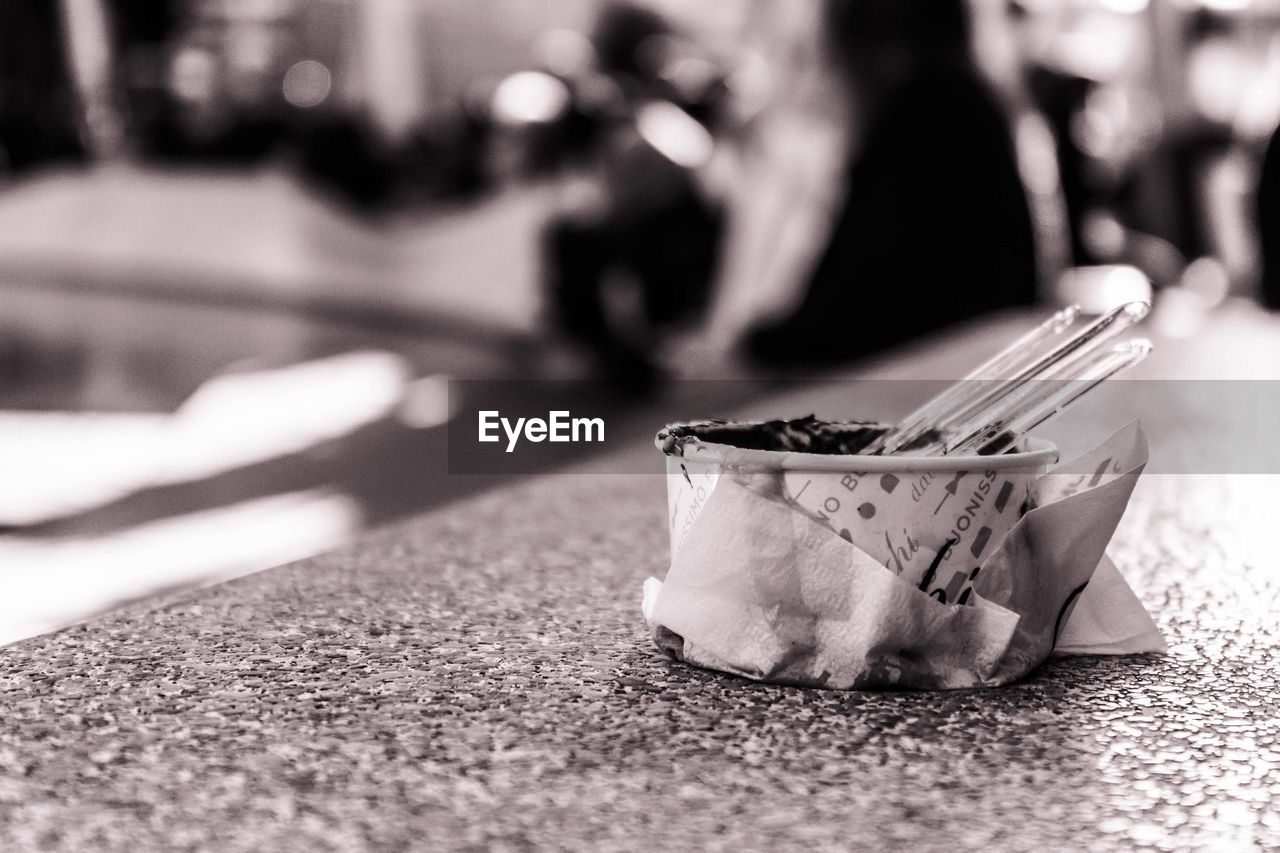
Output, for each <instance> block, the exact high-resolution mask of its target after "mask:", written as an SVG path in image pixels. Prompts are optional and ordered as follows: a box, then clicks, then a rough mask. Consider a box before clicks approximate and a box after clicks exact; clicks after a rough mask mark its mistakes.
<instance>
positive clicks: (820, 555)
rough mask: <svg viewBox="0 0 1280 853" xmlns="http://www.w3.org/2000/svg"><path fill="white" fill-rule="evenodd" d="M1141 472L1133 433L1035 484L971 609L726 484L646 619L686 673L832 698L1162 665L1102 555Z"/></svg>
mask: <svg viewBox="0 0 1280 853" xmlns="http://www.w3.org/2000/svg"><path fill="white" fill-rule="evenodd" d="M1146 461H1147V444H1146V438H1145V436H1144V435H1143V433H1142V430H1141V428H1140V427H1139V426H1138V424H1137V423H1136V422H1134V423H1132V424H1130V425H1128V426H1127V427H1125V428H1124V429H1122V430H1120V431H1119V432H1117V433H1116V434H1115V435H1113V436H1112V437H1111V438H1109V439H1108V440H1107V441H1105V442H1103V443H1102V444H1101V445H1099V446H1098V447H1097V448H1095V449H1094V450H1092V451H1090V452H1088V453H1086V454H1084V455H1082V456H1081V457H1078V458H1076V459H1073V460H1071V461H1070V462H1066V463H1062V464H1059V465H1057V466H1055V467H1054V468H1052V469H1050V470H1049V471H1048V472H1047V473H1046V474H1044V475H1043V476H1041V477H1040V478H1038V479H1037V480H1036V482H1035V484H1034V486H1033V489H1032V491H1033V496H1034V502H1035V508H1033V509H1031V510H1029V511H1028V512H1027V513H1026V515H1025V516H1023V518H1022V519H1021V520H1020V521H1019V522H1018V523H1017V524H1016V525H1015V526H1014V527H1013V528H1012V529H1011V530H1010V531H1009V533H1008V534H1007V535H1006V536H1005V538H1004V539H1003V540H1002V541H1001V542H1000V544H999V545H998V546H997V547H996V548H995V549H994V550H993V551H991V552H990V556H989V557H988V559H987V560H986V562H984V563H983V565H982V570H981V572H980V574H979V576H978V577H977V578H976V579H975V581H974V593H975V595H974V597H973V598H972V599H971V600H970V602H969V603H968V604H964V605H956V604H942V603H940V602H939V601H938V600H937V599H935V598H933V597H931V596H930V595H927V594H926V593H924V592H922V591H920V590H919V589H917V588H916V586H914V585H912V584H911V583H908V582H907V581H905V580H903V579H902V578H900V577H898V575H897V574H895V573H894V572H893V571H892V570H890V569H888V568H886V567H885V566H884V565H881V564H880V563H878V562H876V561H875V560H874V559H873V558H872V557H870V556H869V555H867V554H866V552H864V551H862V550H861V549H859V548H858V547H857V546H855V545H853V544H851V543H850V542H848V541H846V540H845V539H844V538H842V537H841V536H839V535H837V534H836V533H835V532H833V531H832V530H831V529H830V528H829V527H826V526H824V525H822V524H820V523H818V522H816V521H814V520H812V519H811V518H810V517H808V516H806V515H805V514H803V513H801V512H798V511H797V510H796V509H794V508H793V507H791V506H789V505H788V504H787V503H786V502H784V501H782V500H778V499H776V498H771V497H769V496H767V495H764V494H761V493H760V492H759V491H758V490H753V489H751V488H748V487H747V486H746V485H744V482H743V481H742V480H740V479H738V478H736V477H734V476H733V475H732V474H726V475H725V476H723V477H721V481H720V482H719V483H718V484H717V485H716V487H715V489H714V490H713V491H712V492H711V494H710V496H709V497H708V498H707V503H706V506H705V507H704V508H703V509H702V512H701V514H700V515H699V516H698V518H697V520H696V521H695V522H694V524H693V526H692V528H691V529H690V530H689V532H688V535H687V536H686V538H685V539H684V541H683V542H682V544H681V546H680V548H679V549H678V551H677V553H676V554H675V556H674V559H673V562H672V564H671V568H670V570H669V571H668V573H667V577H666V580H665V582H664V581H658V580H657V579H655V578H650V579H649V580H648V581H646V583H645V589H644V603H643V611H644V616H645V620H646V621H647V622H648V624H649V626H650V629H651V630H652V632H653V636H654V639H655V642H657V644H658V645H659V647H661V648H662V649H663V650H665V651H666V652H667V653H668V654H671V655H672V656H673V657H676V658H678V659H681V660H684V661H687V662H689V663H691V664H694V665H697V666H702V667H706V668H710V669H717V670H721V671H724V672H731V673H735V674H738V675H743V676H746V677H748V678H753V679H758V680H762V681H772V682H779V683H788V684H800V685H809V686H819V687H832V688H875V687H899V688H924V689H930V688H962V687H976V686H996V685H1000V684H1007V683H1009V682H1011V681H1015V680H1017V679H1018V678H1021V677H1022V676H1024V675H1026V674H1027V673H1028V672H1030V671H1031V670H1032V669H1033V668H1035V667H1036V666H1037V665H1039V664H1040V663H1041V662H1042V661H1043V660H1044V659H1045V658H1047V657H1048V656H1049V655H1050V654H1051V653H1055V652H1056V653H1059V654H1131V653H1139V652H1164V651H1166V648H1165V644H1164V641H1163V639H1162V638H1161V637H1160V632H1159V630H1158V629H1157V628H1156V626H1155V624H1154V623H1153V622H1152V620H1151V617H1150V616H1149V615H1148V614H1147V612H1146V610H1145V609H1144V608H1143V606H1142V604H1141V602H1139V601H1138V599H1137V597H1136V596H1135V595H1134V593H1133V591H1132V590H1130V589H1129V587H1128V585H1127V584H1126V583H1125V582H1124V579H1123V577H1121V575H1120V574H1119V572H1118V571H1117V569H1116V567H1115V565H1114V564H1113V563H1112V562H1111V561H1110V560H1109V559H1107V558H1106V555H1105V550H1106V546H1107V543H1108V542H1109V541H1110V539H1111V535H1112V533H1113V532H1114V531H1115V527H1116V525H1117V524H1118V523H1119V521H1120V517H1121V516H1122V515H1123V514H1124V509H1125V506H1126V505H1127V504H1128V501H1129V496H1130V494H1131V493H1132V491H1133V487H1134V484H1135V483H1136V482H1137V479H1138V477H1139V475H1140V474H1141V472H1142V468H1143V466H1144V465H1145V464H1146Z"/></svg>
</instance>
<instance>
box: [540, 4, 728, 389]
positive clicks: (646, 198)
mask: <svg viewBox="0 0 1280 853" xmlns="http://www.w3.org/2000/svg"><path fill="white" fill-rule="evenodd" d="M670 36H671V33H670V29H669V27H668V26H667V25H666V23H665V22H664V21H663V20H662V19H661V18H660V17H658V16H657V15H656V14H655V13H653V12H651V11H649V10H646V9H642V8H640V7H637V6H633V5H630V4H613V5H610V6H608V7H606V8H605V10H604V12H603V14H602V16H601V18H600V21H599V22H598V24H597V27H596V30H595V32H594V34H593V37H592V42H593V45H594V48H595V53H596V68H595V73H596V74H597V75H599V79H597V81H596V83H595V85H593V86H592V87H591V88H593V89H594V90H596V91H597V92H598V91H600V90H601V89H605V90H607V91H608V92H610V93H611V96H610V97H608V98H604V99H600V98H599V96H598V95H597V96H596V98H597V103H595V104H590V105H585V106H586V109H585V113H584V112H583V110H584V105H583V104H576V105H575V110H576V111H577V112H578V113H579V117H580V122H579V123H581V121H582V120H586V121H588V122H589V123H590V124H592V125H593V128H592V129H590V130H589V131H586V132H584V131H583V129H581V128H580V129H579V131H578V135H579V136H581V137H582V138H583V139H587V140H590V143H589V144H590V148H591V150H590V152H589V155H588V157H587V159H588V161H589V162H590V163H591V166H590V167H589V171H590V172H591V173H592V174H593V178H594V180H593V181H592V183H593V185H594V187H595V194H594V197H593V198H591V199H590V201H588V202H587V203H578V204H576V205H570V206H567V209H566V210H565V211H564V212H563V213H562V215H560V216H559V217H558V218H557V219H555V220H554V221H553V222H552V223H551V224H550V226H549V228H548V231H547V234H546V246H545V258H544V261H545V264H546V269H545V276H546V287H547V291H548V297H549V300H550V303H551V307H552V309H553V312H554V314H555V317H556V319H557V321H558V323H559V326H560V329H561V330H562V331H563V332H564V333H565V334H566V335H568V336H569V337H570V338H571V339H573V340H574V341H576V342H577V343H578V344H581V345H583V346H585V347H586V348H587V349H588V350H589V352H590V353H591V354H592V356H593V357H594V358H595V360H596V361H597V365H598V367H599V368H600V369H601V370H602V371H603V372H604V373H605V374H606V375H608V376H609V377H610V378H612V379H614V380H616V381H618V382H620V383H622V384H625V385H626V386H628V387H630V388H632V389H633V390H641V389H644V388H646V387H647V386H648V385H649V384H650V383H651V382H652V381H653V380H654V379H655V378H656V374H657V371H656V368H655V367H654V364H653V361H652V354H653V352H654V350H655V349H656V348H657V346H658V343H659V341H660V340H661V338H662V337H663V336H664V335H665V334H666V333H667V332H668V331H670V330H672V329H674V328H675V327H677V326H678V325H680V324H681V323H684V322H689V321H692V320H694V319H696V318H697V317H698V315H699V314H700V313H701V312H702V310H703V309H704V308H705V307H706V304H707V301H708V295H709V292H710V286H711V282H712V278H713V275H714V272H715V266H716V261H717V257H718V252H719V245H720V242H721V239H720V237H721V233H722V227H721V225H722V214H721V209H720V205H719V204H718V203H716V202H714V201H712V200H709V199H708V198H706V196H705V194H704V192H703V190H702V188H701V186H700V184H699V182H698V178H697V175H696V169H697V167H698V165H699V164H700V161H704V160H705V158H706V157H707V156H709V150H710V147H711V145H712V142H711V136H710V133H709V131H708V129H707V127H706V124H705V121H706V116H707V115H708V112H709V110H708V108H707V105H706V104H690V103H687V102H686V101H685V100H684V99H683V98H682V97H681V94H680V92H679V91H678V90H677V89H676V88H674V87H671V86H669V85H668V84H667V82H666V81H665V80H664V79H663V78H662V74H661V70H662V69H661V67H660V66H661V60H660V53H661V51H660V50H659V49H657V48H659V47H660V44H661V42H662V40H664V39H666V38H668V37H670ZM602 83H603V84H604V85H603V86H602V85H601V84H602ZM694 114H697V115H698V116H699V118H695V117H694ZM699 119H702V120H701V121H700V120H699ZM615 285H616V286H615ZM628 290H629V292H630V298H626V297H625V294H626V292H627V291H628ZM619 294H623V298H617V297H618V296H619ZM611 297H614V298H611Z"/></svg>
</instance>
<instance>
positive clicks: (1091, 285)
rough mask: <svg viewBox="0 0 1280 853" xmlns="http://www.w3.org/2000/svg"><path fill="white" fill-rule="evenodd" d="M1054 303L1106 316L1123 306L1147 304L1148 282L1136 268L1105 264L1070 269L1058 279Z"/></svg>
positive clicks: (1148, 295)
mask: <svg viewBox="0 0 1280 853" xmlns="http://www.w3.org/2000/svg"><path fill="white" fill-rule="evenodd" d="M1056 295H1057V299H1058V301H1059V302H1062V303H1064V304H1072V303H1074V304H1078V305H1079V306H1080V307H1081V309H1083V310H1084V312H1085V313H1086V314H1105V313H1106V312H1108V311H1110V310H1111V309H1113V308H1115V307H1116V306H1117V305H1123V304H1124V303H1126V302H1150V301H1151V282H1150V281H1149V280H1148V279H1147V277H1146V276H1145V275H1143V273H1142V271H1141V270H1140V269H1138V268H1137V267H1132V266H1128V265H1126V264H1107V265H1101V266H1092V267H1073V268H1071V269H1069V270H1067V271H1065V272H1064V273H1063V274H1062V276H1061V277H1060V278H1059V279H1058V287H1057V294H1056Z"/></svg>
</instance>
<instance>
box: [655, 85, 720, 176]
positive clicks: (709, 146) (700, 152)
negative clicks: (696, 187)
mask: <svg viewBox="0 0 1280 853" xmlns="http://www.w3.org/2000/svg"><path fill="white" fill-rule="evenodd" d="M636 127H637V129H638V130H639V131H640V136H642V137H643V138H644V141H645V142H648V143H649V144H650V145H652V146H653V147H654V148H656V149H657V150H658V152H659V153H661V154H662V156H664V157H666V158H667V159H668V160H670V161H671V162H673V163H675V164H676V165H678V166H683V167H684V168H686V169H697V168H700V167H702V166H705V165H706V164H707V163H708V162H710V160H711V155H712V153H713V151H714V149H715V143H714V142H713V141H712V139H711V134H710V133H708V132H707V129H706V128H705V127H703V126H702V125H701V124H699V123H698V122H697V121H696V120H695V119H694V118H693V117H692V116H690V115H689V114H688V113H686V112H685V111H684V110H682V109H680V108H679V107H677V106H676V105H675V104H671V103H668V102H666V101H653V102H650V103H648V104H645V105H644V106H643V107H641V108H640V111H639V113H638V115H637V116H636Z"/></svg>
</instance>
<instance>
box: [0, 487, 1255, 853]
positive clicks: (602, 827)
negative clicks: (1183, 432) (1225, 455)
mask: <svg viewBox="0 0 1280 853" xmlns="http://www.w3.org/2000/svg"><path fill="white" fill-rule="evenodd" d="M663 488H664V485H663V482H662V479H661V478H660V477H657V476H641V475H632V476H623V475H594V474H578V475H561V476H553V477H544V478H540V479H536V480H526V481H523V482H520V483H518V484H517V485H515V486H512V487H509V488H506V489H503V490H501V491H497V492H493V493H490V494H487V495H483V496H480V497H478V498H472V499H469V500H467V501H465V502H462V503H459V504H456V505H453V506H450V507H446V508H444V509H441V510H438V511H435V512H433V513H431V514H429V515H426V516H424V517H421V518H418V519H415V520H413V521H411V522H408V523H404V524H401V525H399V526H397V527H394V528H390V529H386V530H383V531H380V532H378V533H376V534H374V535H372V536H370V537H368V538H366V539H364V540H363V541H360V542H359V543H357V544H355V545H353V546H351V547H348V548H346V549H345V550H342V551H339V552H336V553H333V554H330V555H326V556H324V557H322V558H319V559H316V560H312V561H308V562H304V563H299V564H295V565H292V566H288V567H285V568H282V569H277V570H274V571H270V572H266V573H263V574H260V575H256V576H253V577H249V578H245V579H242V580H239V581H236V582H233V583H229V584H225V585H222V586H219V587H215V588H211V589H206V590H200V591H195V592H187V593H182V594H179V595H174V596H170V597H167V598H163V599H160V600H156V601H150V602H145V603H142V604H139V605H137V606H135V607H133V608H131V609H128V610H125V611H122V612H119V613H116V614H113V615H110V616H107V617H104V618H101V619H98V620H95V621H94V622H91V623H89V624H86V625H82V626H78V627H74V628H70V629H67V630H64V631H61V632H58V633H54V634H51V635H47V636H43V637H38V638H34V639H31V640H27V641H24V642H21V643H18V644H16V645H13V646H10V647H8V648H6V649H3V650H0V709H2V712H3V715H4V719H3V725H2V726H0V849H3V850H29V849H30V850H37V849H38V850H129V851H145V850H205V849H208V850H306V851H314V850H401V849H405V850H408V849H413V850H531V849H569V850H584V851H597V850H614V849H617V850H637V849H713V850H714V849H727V850H772V849H803V850H813V849H820V850H842V849H863V848H865V849H948V850H949V849H1010V850H1058V849H1099V850H1109V849H1132V848H1134V847H1139V846H1151V847H1155V848H1159V849H1166V848H1167V849H1214V850H1248V849H1265V848H1276V847H1280V687H1278V686H1277V671H1278V670H1280V628H1278V626H1277V613H1278V612H1280V573H1278V571H1277V565H1276V560H1275V557H1274V553H1273V548H1272V547H1271V546H1270V544H1269V542H1270V541H1271V540H1273V539H1274V536H1273V531H1272V530H1271V526H1272V525H1273V522H1272V521H1270V517H1271V514H1272V510H1271V507H1272V506H1274V504H1275V500H1276V498H1277V497H1280V479H1277V478H1267V477H1248V476H1240V477H1221V476H1219V477H1191V476H1150V477H1147V478H1145V479H1144V480H1143V482H1142V483H1141V484H1140V485H1139V489H1138V492H1137V493H1136V495H1135V497H1134V500H1133V503H1132V505H1131V507H1130V512H1129V514H1128V515H1127V516H1126V518H1125V521H1124V522H1123V523H1122V525H1121V528H1120V530H1119V531H1118V533H1117V536H1116V538H1115V540H1114V542H1113V547H1112V550H1111V553H1112V555H1113V557H1114V558H1115V560H1116V562H1117V564H1118V565H1119V566H1120V568H1121V570H1122V571H1123V572H1124V573H1125V574H1126V576H1127V577H1128V578H1129V579H1130V581H1131V582H1132V584H1133V585H1134V587H1135V589H1136V590H1137V592H1138V593H1139V595H1140V596H1141V597H1142V599H1143V600H1144V601H1145V602H1146V603H1147V604H1148V606H1149V607H1150V608H1151V610H1152V612H1153V613H1154V615H1155V617H1156V619H1157V622H1158V623H1159V625H1160V627H1161V629H1162V630H1163V631H1164V632H1165V635H1166V637H1167V639H1168V641H1169V645H1170V647H1171V652H1170V654H1169V655H1168V656H1166V657H1130V658H1070V659H1058V660H1051V661H1050V662H1049V663H1048V664H1046V665H1045V666H1043V667H1042V668H1041V669H1040V670H1038V671H1037V672H1036V673H1034V674H1033V676H1032V677H1031V678H1030V679H1028V680H1027V681H1025V682H1023V683H1020V684H1017V685H1014V686H1011V687H1007V688H1002V689H997V690H989V691H965V692H953V693H840V692H833V691H813V690H800V689H791V688H784V687H773V686H766V685H760V684H756V683H753V682H749V681H746V680H742V679H737V678H733V677H728V676H723V675H719V674H716V673H711V672H704V671H699V670H695V669H691V668H689V667H687V666H684V665H682V664H678V663H674V662H672V661H670V660H668V659H666V658H664V657H663V656H661V655H660V654H659V653H658V652H657V651H656V650H655V649H654V647H653V646H652V644H651V642H650V641H649V638H648V636H647V634H646V631H645V628H644V626H643V623H642V621H641V619H640V616H639V612H638V608H639V598H640V585H641V582H642V581H643V580H644V578H645V577H647V576H649V575H658V576H661V575H662V573H663V572H664V571H665V568H666V565H665V557H666V548H667V543H666V533H665V519H664V507H665V503H664V500H663Z"/></svg>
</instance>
